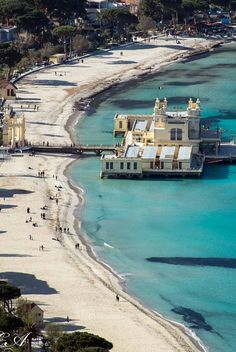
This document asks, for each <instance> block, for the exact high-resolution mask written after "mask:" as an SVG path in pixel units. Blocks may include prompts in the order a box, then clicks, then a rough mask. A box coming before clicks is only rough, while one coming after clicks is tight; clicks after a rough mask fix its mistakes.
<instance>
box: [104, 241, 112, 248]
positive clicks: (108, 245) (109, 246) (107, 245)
mask: <svg viewBox="0 0 236 352" xmlns="http://www.w3.org/2000/svg"><path fill="white" fill-rule="evenodd" d="M104 246H105V247H108V248H114V247H113V246H111V245H110V244H108V243H106V242H104Z"/></svg>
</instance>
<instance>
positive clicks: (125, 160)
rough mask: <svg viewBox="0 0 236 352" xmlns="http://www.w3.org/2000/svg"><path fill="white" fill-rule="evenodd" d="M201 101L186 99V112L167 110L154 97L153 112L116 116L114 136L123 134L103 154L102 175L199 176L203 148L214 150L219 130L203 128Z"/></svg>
mask: <svg viewBox="0 0 236 352" xmlns="http://www.w3.org/2000/svg"><path fill="white" fill-rule="evenodd" d="M200 111H201V107H200V100H199V99H197V100H196V102H193V101H192V99H189V102H188V107H187V110H186V111H182V110H177V111H168V101H167V99H164V100H163V101H161V100H159V99H156V102H155V107H154V112H153V114H152V115H118V114H116V115H115V118H114V120H115V121H114V135H115V136H117V135H119V134H121V135H123V136H124V139H123V142H122V145H121V147H120V148H119V149H118V150H117V152H116V154H112V155H103V156H102V170H101V177H104V176H113V177H122V176H125V177H128V178H131V177H134V176H136V177H140V178H142V177H143V176H160V175H164V176H171V175H174V176H200V175H201V173H202V171H203V166H204V154H203V153H202V147H203V146H204V148H206V147H207V148H209V149H211V150H214V151H215V152H216V153H217V151H218V147H219V144H220V138H219V133H217V132H213V131H209V130H203V129H202V128H201V124H200Z"/></svg>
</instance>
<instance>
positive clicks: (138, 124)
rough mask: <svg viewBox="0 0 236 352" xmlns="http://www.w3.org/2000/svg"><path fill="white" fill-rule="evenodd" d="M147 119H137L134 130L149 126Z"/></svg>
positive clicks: (142, 129) (141, 129)
mask: <svg viewBox="0 0 236 352" xmlns="http://www.w3.org/2000/svg"><path fill="white" fill-rule="evenodd" d="M147 123H148V121H147V120H140V121H139V120H136V121H135V123H134V126H133V131H136V130H140V131H145V130H146V128H147Z"/></svg>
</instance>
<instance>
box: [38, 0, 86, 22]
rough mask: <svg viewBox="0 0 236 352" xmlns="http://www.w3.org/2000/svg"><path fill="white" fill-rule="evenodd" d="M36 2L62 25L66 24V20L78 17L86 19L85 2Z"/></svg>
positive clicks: (64, 0)
mask: <svg viewBox="0 0 236 352" xmlns="http://www.w3.org/2000/svg"><path fill="white" fill-rule="evenodd" d="M35 2H36V3H37V4H38V5H39V6H41V7H43V8H44V9H45V12H46V13H47V14H48V15H49V16H50V17H54V18H55V17H57V18H58V20H59V23H60V24H64V23H66V20H68V19H70V18H72V17H73V16H76V17H84V16H85V14H86V11H85V7H84V4H85V0H53V1H52V0H35Z"/></svg>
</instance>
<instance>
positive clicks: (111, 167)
mask: <svg viewBox="0 0 236 352" xmlns="http://www.w3.org/2000/svg"><path fill="white" fill-rule="evenodd" d="M110 169H111V170H112V169H113V163H112V162H111V163H110Z"/></svg>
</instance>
